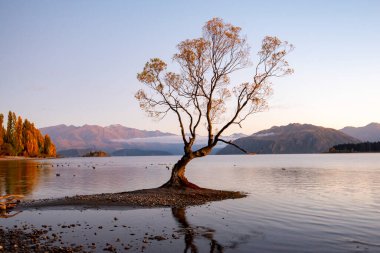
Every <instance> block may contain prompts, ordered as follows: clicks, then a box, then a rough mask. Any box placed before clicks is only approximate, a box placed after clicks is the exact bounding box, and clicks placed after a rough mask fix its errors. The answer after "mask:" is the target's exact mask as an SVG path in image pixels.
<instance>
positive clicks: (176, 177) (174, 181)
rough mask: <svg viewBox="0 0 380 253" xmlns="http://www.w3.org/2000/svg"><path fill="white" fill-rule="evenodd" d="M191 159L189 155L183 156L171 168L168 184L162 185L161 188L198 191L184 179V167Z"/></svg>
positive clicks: (197, 187) (196, 187)
mask: <svg viewBox="0 0 380 253" xmlns="http://www.w3.org/2000/svg"><path fill="white" fill-rule="evenodd" d="M192 159H193V157H191V156H190V155H184V156H182V158H181V159H180V160H179V161H178V162H177V163H176V164H175V165H174V166H173V169H172V175H171V177H170V179H169V181H168V182H166V183H165V184H163V185H162V186H161V188H179V189H185V188H192V189H200V187H199V186H197V185H195V184H193V183H191V182H189V180H187V178H186V177H185V170H186V165H187V164H188V163H189V162H190V161H191V160H192Z"/></svg>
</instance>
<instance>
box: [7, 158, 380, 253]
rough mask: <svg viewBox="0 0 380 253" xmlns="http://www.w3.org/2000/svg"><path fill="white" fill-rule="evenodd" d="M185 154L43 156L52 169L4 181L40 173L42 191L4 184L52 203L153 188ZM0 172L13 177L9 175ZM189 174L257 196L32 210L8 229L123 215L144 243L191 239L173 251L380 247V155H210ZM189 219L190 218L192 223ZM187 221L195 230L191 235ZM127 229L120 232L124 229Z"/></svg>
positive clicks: (100, 220) (104, 232)
mask: <svg viewBox="0 0 380 253" xmlns="http://www.w3.org/2000/svg"><path fill="white" fill-rule="evenodd" d="M178 158H179V157H175V156H170V157H110V158H75V159H55V160H43V161H41V163H43V164H45V166H40V167H39V168H37V166H35V167H33V166H32V167H30V168H33V169H28V171H29V170H30V171H29V172H28V173H25V172H22V173H21V172H17V173H15V172H13V173H14V174H10V173H8V172H7V173H8V174H7V175H8V179H7V180H6V181H4V178H3V177H1V180H2V181H1V182H2V183H3V182H13V183H12V184H13V185H15V183H14V182H16V181H17V180H16V179H20V178H23V177H22V176H17V177H16V179H15V180H10V179H9V175H31V178H34V181H33V182H35V183H33V184H32V185H33V187H30V186H29V187H19V186H18V187H14V186H12V187H8V186H6V187H5V188H4V185H2V188H1V189H31V190H28V191H29V192H30V193H29V195H28V197H29V198H46V197H54V196H59V197H62V196H65V195H74V194H91V193H101V192H121V191H128V190H135V189H141V188H151V187H156V186H159V185H160V184H162V183H163V182H165V181H166V180H167V179H168V177H169V175H170V170H168V169H167V168H166V166H172V165H173V164H174V163H175V162H176V161H177V159H178ZM24 167H25V166H24ZM93 167H95V169H93ZM1 171H2V173H3V174H2V175H4V170H1ZM21 171H25V168H24V169H21ZM57 173H59V174H60V176H59V177H57V176H56V174H57ZM186 173H187V175H188V178H189V179H190V180H191V181H192V182H194V183H197V184H198V185H200V186H205V187H209V188H216V189H226V190H241V191H245V192H248V193H249V196H248V197H247V198H245V199H237V200H226V201H222V202H214V203H211V204H210V205H204V206H201V207H190V208H188V209H186V211H181V212H173V211H172V210H170V209H136V210H103V211H101V210H86V211H83V212H81V211H79V210H64V211H60V210H53V211H52V210H51V211H38V212H40V213H41V215H38V213H34V212H30V211H25V212H23V213H21V214H19V215H17V216H15V217H14V218H10V219H6V221H7V224H8V223H9V222H11V223H12V221H15V219H21V220H25V221H31V220H33V222H37V223H43V222H45V221H46V222H48V221H49V217H52V222H53V221H54V219H53V217H54V215H55V216H57V214H58V213H59V215H62V222H64V221H65V219H66V218H67V220H68V221H70V220H73V221H74V220H75V219H82V220H87V221H88V222H89V223H91V222H92V223H94V224H98V223H99V224H100V223H104V224H109V225H110V226H111V224H113V223H112V218H113V217H112V216H113V215H115V214H118V215H120V216H121V217H124V218H121V219H123V220H124V221H125V223H126V224H133V229H134V230H136V231H140V232H137V233H136V235H137V234H139V236H140V237H139V238H140V239H141V238H143V237H144V233H143V232H144V231H145V230H148V231H152V232H151V233H152V234H154V235H157V234H159V231H162V230H164V231H165V233H168V234H169V231H170V229H171V230H173V229H174V230H175V231H177V233H179V234H180V235H181V236H182V237H181V240H175V239H173V240H174V241H173V242H172V244H170V247H173V249H175V250H176V251H174V252H178V251H180V252H181V251H183V250H184V248H185V246H186V243H185V241H184V240H185V238H186V237H187V238H188V242H189V243H188V245H192V244H194V245H196V247H197V248H198V249H199V252H204V251H206V252H207V251H209V249H210V243H211V245H214V246H215V249H216V248H217V247H218V246H217V245H221V247H223V250H224V252H233V251H234V249H236V251H238V252H253V251H256V252H354V251H355V250H356V251H365V250H366V249H367V250H368V251H370V252H372V251H373V252H378V251H380V246H379V245H378V231H380V224H379V222H378V221H379V220H380V213H379V211H378V210H380V201H379V196H380V154H347V155H342V154H339V155H327V154H318V155H256V156H209V157H206V158H202V159H196V160H194V162H192V163H190V164H189V166H188V168H187V172H186ZM19 183H20V184H22V183H23V181H22V180H21V181H20V182H19ZM28 191H27V192H28ZM184 212H185V213H184ZM53 213H54V214H53ZM182 214H184V215H185V216H183V215H182ZM173 215H174V216H173ZM64 217H66V218H64ZM76 217H78V218H76ZM173 217H174V219H173ZM181 217H185V222H184V220H183V219H182V218H181ZM119 220H120V219H119ZM186 224H189V226H191V227H189V228H188V229H186V226H187V225H186ZM94 226H95V225H94ZM107 226H108V225H107ZM107 228H108V230H102V232H100V234H101V235H102V236H104V237H105V238H107V236H108V237H110V238H111V237H113V236H116V234H117V233H116V232H113V231H110V230H111V229H114V228H111V227H107ZM119 229H121V228H115V229H114V231H119V232H120V233H121V230H119ZM78 231H79V230H78ZM189 231H192V233H193V234H195V235H197V237H196V238H194V239H191V237H189V236H190V235H191V234H187V235H186V233H187V232H189ZM213 231H215V232H213ZM153 232H154V233H153ZM78 233H84V232H78ZM115 233H116V234H115ZM131 233H133V232H131ZM127 234H128V233H127ZM117 235H119V234H117ZM170 235H171V234H170ZM211 235H212V237H211ZM123 236H126V235H123ZM70 238H71V237H70ZM94 238H95V239H96V238H97V237H94ZM98 239H99V238H98ZM113 239H115V238H113ZM72 240H77V239H72ZM99 240H102V239H99ZM104 240H106V239H104ZM115 240H116V239H115ZM212 240H215V241H212ZM167 243H169V241H160V242H159V241H154V242H152V243H151V244H150V245H155V246H152V247H150V251H149V250H148V251H147V252H159V251H154V249H155V247H156V246H157V248H156V249H158V248H160V247H163V248H160V249H167V248H165V247H168V246H167V245H168V244H167ZM159 245H163V246H159ZM165 245H166V246H165ZM190 248H191V247H190Z"/></svg>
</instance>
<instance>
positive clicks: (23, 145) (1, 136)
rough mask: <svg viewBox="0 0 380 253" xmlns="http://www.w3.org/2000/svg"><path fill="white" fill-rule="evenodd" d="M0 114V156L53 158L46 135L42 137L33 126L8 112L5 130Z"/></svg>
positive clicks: (52, 147) (53, 147)
mask: <svg viewBox="0 0 380 253" xmlns="http://www.w3.org/2000/svg"><path fill="white" fill-rule="evenodd" d="M3 123H4V115H3V114H1V113H0V155H9V156H25V157H55V156H56V151H55V146H54V144H53V142H52V141H51V139H50V137H49V136H48V135H45V136H42V134H41V132H40V131H39V130H38V129H37V128H36V127H35V126H34V124H33V123H32V122H30V121H28V120H27V119H25V120H24V121H23V120H22V118H21V117H20V116H18V117H16V114H15V113H14V112H11V111H9V113H8V122H7V128H6V129H5V128H4V126H3Z"/></svg>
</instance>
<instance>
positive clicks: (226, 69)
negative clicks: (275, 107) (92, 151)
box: [135, 18, 293, 182]
mask: <svg viewBox="0 0 380 253" xmlns="http://www.w3.org/2000/svg"><path fill="white" fill-rule="evenodd" d="M177 49H178V52H177V53H175V54H174V56H173V61H174V62H175V63H177V64H178V66H179V69H180V71H179V73H175V72H171V71H168V70H167V64H166V63H165V62H164V61H163V60H161V59H159V58H152V59H151V60H150V61H148V62H147V63H146V64H145V67H144V69H143V71H142V72H140V73H138V75H137V78H138V80H139V81H140V82H142V83H143V84H145V85H146V87H147V88H148V89H140V90H139V91H138V92H137V93H136V95H135V97H136V99H137V100H138V101H139V104H140V107H141V109H143V110H144V111H145V112H147V113H148V116H150V117H154V118H158V119H162V118H164V117H165V116H166V115H167V114H168V113H169V112H170V113H173V114H174V115H175V116H176V118H177V119H178V123H179V128H180V134H181V136H182V140H183V143H184V157H183V158H182V159H181V160H182V161H183V164H182V165H181V166H182V167H183V170H182V169H181V171H182V172H181V173H182V174H183V173H184V166H185V165H186V164H187V163H188V162H189V161H190V160H191V159H193V158H196V157H202V156H205V155H208V154H209V153H210V152H211V150H212V148H213V147H215V146H216V145H217V143H218V142H219V141H221V142H225V143H228V144H231V145H235V144H233V143H232V142H230V141H228V140H223V139H222V135H223V133H224V132H225V130H226V129H227V128H229V127H230V126H232V125H239V126H241V123H242V122H243V121H245V120H246V119H247V118H248V117H249V116H250V115H252V114H254V113H256V112H260V111H262V110H263V109H265V108H267V98H268V97H269V95H270V94H271V92H272V88H271V80H272V78H274V77H282V76H286V75H289V74H292V73H293V69H292V68H290V67H289V63H288V62H287V61H286V60H285V56H286V55H287V54H288V53H289V52H290V51H292V50H293V45H291V44H289V43H288V42H286V41H281V40H280V39H279V38H277V37H272V36H266V37H265V38H264V39H263V41H262V43H261V48H260V51H259V52H258V54H257V59H256V63H255V65H253V64H252V62H251V60H250V55H249V53H250V47H249V45H248V43H247V40H246V38H245V37H244V36H243V35H242V34H241V28H240V27H237V26H234V25H232V24H229V23H225V22H224V21H223V20H222V19H220V18H213V19H211V20H209V21H208V22H206V24H205V25H204V27H203V35H202V37H200V38H195V39H187V40H184V41H182V42H180V43H179V44H178V45H177ZM248 67H252V69H253V74H252V78H251V80H249V81H247V82H243V83H233V82H231V75H232V74H233V73H235V72H237V71H239V70H242V69H245V68H248ZM200 128H203V129H204V130H205V131H206V132H207V137H208V141H207V144H206V145H205V146H203V147H201V148H199V149H197V150H193V149H192V148H193V144H194V143H195V141H196V138H197V135H198V134H199V130H200ZM179 162H180V161H179ZM181 166H179V165H178V166H177V167H181ZM174 167H176V165H175V166H174ZM175 170H176V169H173V171H175ZM172 177H173V174H172ZM186 182H187V181H186Z"/></svg>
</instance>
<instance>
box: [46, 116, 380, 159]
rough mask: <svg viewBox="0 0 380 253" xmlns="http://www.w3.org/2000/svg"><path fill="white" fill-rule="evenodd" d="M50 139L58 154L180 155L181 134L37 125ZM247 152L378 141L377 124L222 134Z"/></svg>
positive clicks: (228, 150) (221, 150)
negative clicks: (250, 133)
mask: <svg viewBox="0 0 380 253" xmlns="http://www.w3.org/2000/svg"><path fill="white" fill-rule="evenodd" d="M40 131H41V132H42V133H43V134H48V135H49V136H50V137H51V139H52V140H53V142H54V144H55V145H56V148H57V150H58V154H61V155H63V156H81V155H83V154H85V153H88V152H89V151H94V150H103V151H106V152H108V153H109V154H111V155H115V156H118V155H119V156H120V155H170V154H171V155H181V154H182V153H183V144H182V141H181V137H180V136H178V135H175V134H172V133H165V132H161V131H146V130H139V129H135V128H128V127H124V126H121V125H111V126H107V127H101V126H97V125H84V126H67V125H57V126H51V127H45V128H41V129H40ZM224 139H226V140H230V141H234V142H235V143H236V144H238V145H241V146H242V147H243V148H245V149H247V150H248V151H250V152H254V153H259V154H270V153H320V152H326V151H327V150H328V149H329V148H330V147H332V146H334V145H336V144H343V143H357V142H360V141H376V140H377V141H378V140H380V124H378V123H371V124H369V125H367V126H365V127H357V128H354V127H345V128H343V129H341V130H340V131H339V130H335V129H331V128H323V127H319V126H314V125H310V124H289V125H287V126H274V127H272V128H270V129H267V130H262V131H259V132H257V133H254V134H252V135H250V136H248V135H245V134H241V133H236V134H233V135H230V136H226V137H224ZM205 141H206V137H202V136H200V137H198V142H197V144H196V145H195V146H194V149H196V148H197V147H200V146H202V144H204V143H205ZM217 153H218V154H237V153H241V152H240V151H239V150H238V149H236V148H234V147H233V146H231V145H228V146H225V145H224V144H220V145H218V146H217V147H215V148H214V150H213V154H217Z"/></svg>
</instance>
